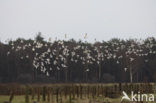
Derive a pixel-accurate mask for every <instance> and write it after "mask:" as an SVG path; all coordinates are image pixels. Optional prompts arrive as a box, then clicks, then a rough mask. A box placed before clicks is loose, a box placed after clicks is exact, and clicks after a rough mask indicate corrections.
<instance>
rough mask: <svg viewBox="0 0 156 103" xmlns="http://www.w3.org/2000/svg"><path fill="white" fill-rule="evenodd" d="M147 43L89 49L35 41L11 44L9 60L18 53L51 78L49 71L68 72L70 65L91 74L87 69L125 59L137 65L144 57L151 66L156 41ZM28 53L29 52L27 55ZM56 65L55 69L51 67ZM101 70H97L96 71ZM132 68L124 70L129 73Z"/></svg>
mask: <svg viewBox="0 0 156 103" xmlns="http://www.w3.org/2000/svg"><path fill="white" fill-rule="evenodd" d="M146 41H148V42H145V40H133V41H131V42H126V44H125V43H123V42H115V41H113V42H106V43H107V45H101V44H102V43H101V44H99V45H97V44H98V43H94V44H91V43H89V45H90V46H88V45H86V44H87V42H84V43H83V44H84V45H82V43H81V44H80V43H76V44H75V45H74V44H73V45H72V44H67V41H63V40H55V41H54V42H51V40H49V41H48V42H44V43H42V42H39V41H36V40H34V41H33V43H26V42H24V41H23V40H21V41H20V43H18V44H17V43H16V44H15V43H14V42H11V44H10V47H11V50H9V51H8V52H7V55H8V56H9V55H10V54H11V53H12V52H15V53H19V54H20V52H22V51H23V52H24V54H22V55H20V59H29V58H31V59H32V60H33V61H32V64H33V66H34V68H35V69H39V70H41V71H42V72H43V73H45V74H46V75H47V76H50V73H49V71H52V70H53V69H54V67H55V69H57V70H58V71H60V70H62V69H68V67H69V66H70V65H69V62H72V63H75V64H76V63H78V62H79V63H81V64H82V65H83V66H84V72H89V71H90V70H91V69H90V68H87V67H86V66H87V65H94V64H95V63H96V64H97V65H101V63H103V62H105V60H110V59H113V60H115V61H116V63H117V64H120V63H122V59H123V58H126V60H127V62H128V63H132V62H135V60H136V58H138V57H143V59H144V61H145V62H148V58H146V57H147V56H149V55H153V54H156V49H155V50H154V49H153V48H154V47H156V44H155V43H156V42H155V38H148V39H147V40H146ZM27 51H29V52H27ZM51 65H53V66H51ZM97 68H98V67H97ZM128 69H129V67H128V66H127V67H124V68H123V70H124V71H125V72H126V71H127V70H128Z"/></svg>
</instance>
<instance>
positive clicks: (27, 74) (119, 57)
mask: <svg viewBox="0 0 156 103" xmlns="http://www.w3.org/2000/svg"><path fill="white" fill-rule="evenodd" d="M155 67H156V39H155V38H154V37H149V38H147V39H145V40H138V39H128V40H122V39H117V38H113V39H111V40H109V41H103V42H98V41H95V43H89V42H87V41H85V42H82V41H75V40H74V39H71V40H68V41H65V40H54V41H52V40H51V38H49V40H48V41H45V40H44V38H43V37H42V35H41V34H38V35H37V36H36V38H35V39H34V40H32V39H28V40H26V39H23V38H18V39H17V40H14V41H13V40H9V41H8V43H2V42H1V43H0V82H1V83H8V82H19V83H63V82H66V83H73V82H79V83H81V82H83V83H84V82H87V83H99V82H101V83H110V82H111V83H113V82H155V81H156V69H155Z"/></svg>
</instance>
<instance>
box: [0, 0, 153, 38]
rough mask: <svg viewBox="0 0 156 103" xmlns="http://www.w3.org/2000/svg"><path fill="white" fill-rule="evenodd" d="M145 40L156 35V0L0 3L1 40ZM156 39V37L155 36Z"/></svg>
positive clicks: (2, 0) (12, 0)
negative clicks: (39, 37) (19, 38)
mask: <svg viewBox="0 0 156 103" xmlns="http://www.w3.org/2000/svg"><path fill="white" fill-rule="evenodd" d="M39 31H40V32H42V33H43V36H44V37H45V38H48V37H52V39H55V37H57V38H60V39H64V34H67V39H70V38H75V39H76V40H78V39H82V38H83V37H84V34H85V33H87V34H88V38H87V40H88V41H94V38H96V39H97V40H100V41H101V40H109V39H111V38H114V37H117V38H124V39H125V38H146V37H148V36H154V34H155V35H156V0H0V40H1V41H4V40H6V39H8V38H12V39H16V38H18V37H22V38H26V39H28V38H34V37H35V35H36V33H37V32H39ZM155 37H156V36H155Z"/></svg>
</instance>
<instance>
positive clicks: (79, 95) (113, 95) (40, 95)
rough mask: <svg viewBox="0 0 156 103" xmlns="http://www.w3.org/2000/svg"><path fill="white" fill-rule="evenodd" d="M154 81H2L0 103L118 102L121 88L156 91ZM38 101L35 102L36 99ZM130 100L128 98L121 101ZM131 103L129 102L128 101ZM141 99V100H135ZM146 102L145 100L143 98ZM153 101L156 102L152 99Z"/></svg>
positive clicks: (144, 91)
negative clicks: (53, 82)
mask: <svg viewBox="0 0 156 103" xmlns="http://www.w3.org/2000/svg"><path fill="white" fill-rule="evenodd" d="M154 88H155V84H152V83H150V84H149V83H145V84H139V83H138V84H121V85H120V84H45V85H43V84H33V85H18V84H3V85H0V103H4V102H5V101H9V99H10V98H12V99H11V101H12V102H11V103H121V97H122V91H126V93H130V92H131V91H132V90H133V91H136V92H137V91H140V92H141V93H153V94H155V90H154ZM37 101H38V102H37ZM122 103H130V102H122ZM131 103H132V102H131ZM137 103H143V102H137ZM144 103H147V102H144ZM152 103H156V102H152Z"/></svg>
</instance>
